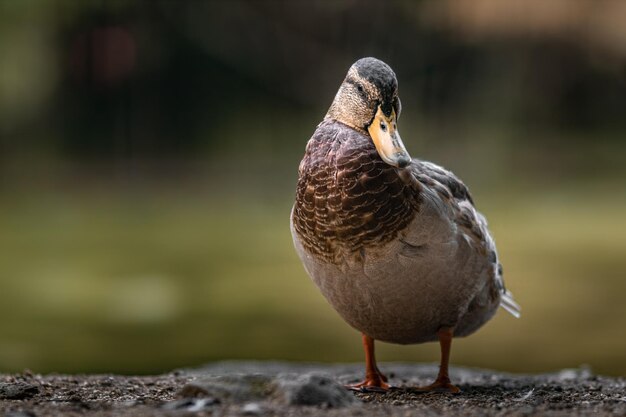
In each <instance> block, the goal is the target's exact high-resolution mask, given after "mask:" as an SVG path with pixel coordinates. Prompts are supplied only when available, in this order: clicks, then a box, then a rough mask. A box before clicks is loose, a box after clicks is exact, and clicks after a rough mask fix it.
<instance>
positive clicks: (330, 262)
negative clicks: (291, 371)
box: [290, 57, 520, 393]
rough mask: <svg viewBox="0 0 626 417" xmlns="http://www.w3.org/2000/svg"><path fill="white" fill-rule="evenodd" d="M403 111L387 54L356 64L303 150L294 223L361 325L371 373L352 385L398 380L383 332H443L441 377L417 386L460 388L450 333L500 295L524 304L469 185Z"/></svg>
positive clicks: (406, 336)
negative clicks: (381, 358)
mask: <svg viewBox="0 0 626 417" xmlns="http://www.w3.org/2000/svg"><path fill="white" fill-rule="evenodd" d="M401 111H402V105H401V102H400V98H399V95H398V81H397V78H396V75H395V73H394V71H393V70H392V69H391V67H390V66H389V65H387V64H386V63H384V62H383V61H381V60H379V59H376V58H373V57H367V58H362V59H359V60H358V61H356V62H355V63H354V64H353V65H352V66H351V67H350V68H349V70H348V73H347V75H346V77H345V79H344V80H343V82H342V83H341V85H340V87H339V90H338V91H337V93H336V95H335V98H334V100H333V101H332V104H331V105H330V108H329V109H328V112H327V113H326V115H325V117H324V119H323V120H322V122H321V123H320V124H319V125H318V126H317V129H316V130H315V132H314V133H313V135H312V137H311V138H310V139H309V141H308V143H307V145H306V148H305V152H304V157H303V158H302V161H301V162H300V166H299V169H298V180H297V186H296V195H295V203H294V205H293V208H292V210H291V217H290V226H291V233H292V237H293V242H294V246H295V249H296V252H297V254H298V256H299V258H300V260H301V261H302V264H303V265H304V269H305V270H306V272H307V273H308V275H309V276H310V278H311V279H312V280H313V282H314V283H315V285H316V286H317V287H318V288H319V290H320V291H321V293H322V294H323V296H324V297H325V298H326V300H327V301H328V302H329V304H330V305H331V306H332V307H333V308H334V309H335V310H336V311H337V313H339V315H340V316H341V317H342V318H343V319H344V320H345V321H346V322H347V323H348V324H349V325H350V326H351V327H353V328H354V329H356V330H357V331H359V332H360V333H361V335H362V343H363V347H364V350H365V380H363V381H362V382H359V383H356V384H352V385H349V386H348V388H350V389H353V390H358V391H386V390H388V389H389V388H390V387H391V386H390V384H389V383H388V382H389V380H388V378H387V377H386V376H385V374H383V373H382V372H381V371H380V369H379V368H378V365H377V362H376V358H375V349H374V344H375V341H377V340H378V341H382V342H388V343H395V344H419V343H425V342H437V341H438V342H439V345H440V349H441V360H440V365H439V372H438V374H437V376H436V379H435V381H434V382H433V383H432V384H430V385H427V386H420V387H412V388H414V389H417V390H420V391H443V392H450V393H458V392H460V389H459V388H458V387H457V386H455V385H453V384H452V382H451V380H450V377H449V370H448V368H449V360H450V351H451V344H452V339H453V338H455V337H464V336H468V335H470V334H472V333H474V332H475V331H476V330H478V329H479V328H480V327H482V326H483V325H484V324H485V323H486V322H487V321H489V320H490V319H491V318H492V317H493V316H494V315H495V313H496V311H497V309H498V307H499V306H501V307H503V308H504V309H505V310H507V311H508V312H509V313H511V314H512V315H513V316H515V317H519V316H520V306H519V305H518V304H517V303H516V302H515V300H514V298H513V296H512V294H511V293H510V292H509V291H508V290H507V289H506V287H505V285H504V280H503V276H502V265H501V264H500V262H499V258H498V254H497V251H496V246H495V242H494V239H493V238H492V237H491V235H490V233H489V230H488V228H487V221H486V220H485V217H484V216H483V215H482V214H480V213H479V212H478V211H477V210H476V208H475V206H474V200H473V198H472V196H471V194H470V192H469V190H468V188H467V187H466V186H465V184H464V183H463V182H462V181H461V180H460V179H459V178H458V177H457V176H455V175H454V174H453V173H452V172H450V171H448V170H446V169H444V168H442V167H440V166H438V165H436V164H434V163H432V162H427V161H423V160H420V159H413V158H411V157H410V155H409V153H408V151H407V149H406V147H405V146H404V144H403V142H402V139H401V137H400V133H399V130H398V125H397V122H398V119H399V117H400V113H401Z"/></svg>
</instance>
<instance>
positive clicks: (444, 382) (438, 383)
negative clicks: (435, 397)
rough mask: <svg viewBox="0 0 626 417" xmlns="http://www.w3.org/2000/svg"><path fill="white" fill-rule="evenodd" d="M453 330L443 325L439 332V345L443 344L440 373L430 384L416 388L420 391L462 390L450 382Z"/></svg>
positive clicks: (455, 391) (451, 391) (452, 391)
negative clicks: (449, 369) (449, 371)
mask: <svg viewBox="0 0 626 417" xmlns="http://www.w3.org/2000/svg"><path fill="white" fill-rule="evenodd" d="M453 330H454V329H452V328H450V327H442V328H441V329H439V331H438V332H437V335H438V336H439V345H440V346H441V364H440V365H439V375H437V379H436V380H435V382H433V383H432V384H430V385H427V386H425V387H418V388H416V389H417V390H418V391H444V392H450V393H453V394H456V393H459V392H461V390H460V389H459V388H458V387H457V386H455V385H452V384H451V383H450V377H449V376H448V363H449V362H450V346H451V345H452V334H453Z"/></svg>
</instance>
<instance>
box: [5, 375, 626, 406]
mask: <svg viewBox="0 0 626 417" xmlns="http://www.w3.org/2000/svg"><path fill="white" fill-rule="evenodd" d="M381 368H382V369H383V371H384V372H386V373H387V374H388V376H390V377H391V383H392V384H394V385H395V386H396V387H397V388H395V389H393V390H391V391H389V392H387V393H353V392H351V391H348V390H346V389H344V388H343V384H345V383H349V382H355V381H357V380H358V379H359V378H360V377H361V376H362V375H361V374H362V365H360V364H359V365H352V364H351V365H325V364H290V363H274V362H219V363H215V364H211V365H207V366H205V367H202V368H197V369H184V370H179V371H175V372H172V373H168V374H164V375H158V376H140V377H134V376H119V375H44V376H42V375H34V374H32V373H29V372H25V373H22V374H17V375H0V415H4V416H6V417H32V416H52V415H67V416H193V415H199V416H235V415H247V416H388V415H390V416H412V415H420V416H469V415H472V416H474V415H480V416H531V415H541V416H572V415H580V416H587V415H589V416H591V415H593V416H626V379H624V378H609V377H602V376H596V375H593V374H591V372H590V371H589V370H587V369H584V368H581V369H568V370H562V371H560V372H557V373H552V374H540V375H513V374H504V373H499V372H494V371H487V370H480V369H467V368H452V369H451V376H452V378H453V380H454V382H456V383H457V385H459V387H460V388H461V389H462V392H461V393H460V394H457V395H452V394H441V393H416V392H412V391H411V390H410V387H411V386H416V385H424V384H427V383H429V382H431V379H433V377H434V376H435V375H436V372H437V367H436V366H435V365H424V364H402V363H387V364H382V366H381Z"/></svg>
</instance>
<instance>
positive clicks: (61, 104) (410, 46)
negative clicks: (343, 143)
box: [0, 0, 626, 375]
mask: <svg viewBox="0 0 626 417" xmlns="http://www.w3.org/2000/svg"><path fill="white" fill-rule="evenodd" d="M624 22H626V3H625V2H623V1H619V0H595V1H594V0H553V1H540V0H527V1H525V2H518V1H515V0H440V1H435V0H429V1H424V0H423V1H408V0H407V1H376V2H374V1H352V0H341V1H324V0H319V1H309V2H304V1H302V2H301V1H253V0H250V1H241V0H236V1H199V0H198V1H115V0H107V1H105V0H99V1H95V0H94V1H79V0H31V1H12V0H0V371H18V370H22V369H24V368H30V369H32V370H34V371H38V372H50V371H58V372H79V371H80V372H96V371H106V372H122V373H150V372H161V371H165V370H169V369H172V368H175V367H182V366H193V365H198V364H201V363H203V362H206V361H210V360H218V359H238V358H258V359H289V360H315V361H356V360H361V356H362V352H361V347H360V341H359V340H360V338H359V335H358V334H357V333H356V331H354V330H352V329H350V328H349V327H348V326H347V325H346V324H345V323H344V322H343V321H342V320H341V319H340V318H339V317H338V316H337V315H336V314H335V313H334V312H333V311H332V309H331V308H330V307H329V306H327V305H326V303H325V301H324V300H323V299H322V296H321V295H320V294H319V293H318V291H317V290H316V289H315V288H314V286H313V285H312V284H311V283H310V281H309V279H308V277H307V276H306V274H305V272H304V270H303V268H302V267H301V265H300V262H299V260H298V259H297V256H296V255H295V253H294V251H293V249H292V246H291V236H290V232H289V210H290V208H291V204H292V198H293V194H294V187H295V181H296V178H297V167H298V164H299V161H300V158H301V155H302V153H303V150H304V146H305V144H306V141H307V140H308V138H309V137H310V135H311V133H312V132H313V131H314V129H315V126H316V124H317V123H319V121H321V119H322V118H323V116H324V113H325V112H326V109H327V108H328V106H329V105H330V102H331V100H332V98H333V96H334V94H335V92H336V90H337V88H338V86H339V84H340V83H341V81H342V79H343V77H344V76H345V73H346V71H347V69H348V68H349V66H350V65H351V64H352V63H353V62H354V61H355V60H356V59H358V58H360V57H363V56H376V57H378V58H380V59H382V60H384V61H386V62H387V63H388V64H390V65H391V66H392V68H394V70H395V71H396V74H397V76H398V79H399V83H400V96H401V98H402V103H403V113H402V117H401V119H400V122H399V127H400V131H401V133H402V137H403V139H404V141H405V144H406V146H407V148H408V150H409V152H410V153H411V154H412V155H413V156H419V157H420V158H424V159H429V160H432V161H435V162H437V163H439V164H441V165H443V166H445V167H447V168H449V169H451V170H453V171H454V172H455V173H457V174H458V175H460V176H461V177H462V178H463V179H464V180H465V182H466V183H467V184H468V185H469V186H470V188H471V189H472V191H473V194H474V198H475V200H476V201H477V206H478V208H479V209H480V210H481V211H482V212H483V213H485V214H486V215H487V217H488V219H489V220H490V225H491V228H492V231H493V233H494V235H495V238H496V240H497V242H498V244H499V250H500V255H501V257H502V259H503V263H504V269H505V277H506V279H507V284H508V287H509V288H510V289H511V290H512V291H513V292H514V293H515V295H516V298H517V299H518V300H519V302H520V303H521V304H522V306H523V316H522V318H521V319H520V320H515V319H513V318H511V317H508V316H507V315H506V314H505V313H504V312H503V311H502V312H500V313H499V314H498V316H497V317H496V318H495V319H494V320H493V321H492V322H491V323H489V324H488V325H487V326H486V327H485V328H484V329H482V330H481V331H480V332H478V333H477V334H476V335H474V336H471V337H469V338H467V339H463V340H459V342H457V343H456V344H455V347H454V351H453V362H454V363H455V364H463V365H469V366H481V367H490V368H497V369H502V370H508V371H518V372H534V371H546V370H553V369H557V368H561V367H569V366H579V365H581V364H588V365H590V366H591V367H592V369H593V370H594V371H597V372H600V373H605V374H612V375H624V374H626V357H625V356H624V352H625V351H626V332H624V330H623V329H624V328H626V304H625V303H624V302H623V294H624V291H626V281H625V278H626V277H625V274H626V258H625V257H624V252H625V251H626V233H624V232H626V218H625V214H624V213H626V180H625V178H626V106H625V105H626V24H624ZM380 356H381V358H380V359H381V360H419V361H437V360H438V347H437V346H436V345H433V344H430V345H422V346H409V347H399V346H392V345H381V347H380Z"/></svg>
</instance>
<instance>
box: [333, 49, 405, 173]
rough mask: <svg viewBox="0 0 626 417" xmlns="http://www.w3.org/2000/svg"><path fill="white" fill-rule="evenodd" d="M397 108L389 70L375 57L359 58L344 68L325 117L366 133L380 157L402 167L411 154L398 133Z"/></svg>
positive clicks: (397, 102) (394, 81)
mask: <svg viewBox="0 0 626 417" xmlns="http://www.w3.org/2000/svg"><path fill="white" fill-rule="evenodd" d="M401 109H402V106H401V105H400V98H399V97H398V80H397V79H396V74H395V73H394V72H393V70H392V69H391V68H390V67H389V65H387V64H385V63H384V62H383V61H381V60H379V59H376V58H361V59H359V60H358V61H356V62H355V63H354V64H353V65H352V66H351V67H350V69H349V70H348V75H346V78H345V80H343V83H342V84H341V86H340V87H339V91H338V92H337V95H336V96H335V99H334V100H333V104H331V106H330V109H328V113H327V114H326V117H327V118H331V119H334V120H337V121H339V122H341V123H344V124H346V125H348V126H350V127H352V128H354V129H356V130H359V131H361V132H363V133H365V134H367V135H368V136H369V137H370V138H371V139H372V142H374V146H376V150H377V151H378V154H379V155H380V157H381V158H382V160H383V161H385V162H386V163H388V164H389V165H393V166H395V167H399V168H404V167H406V166H407V165H409V164H410V163H411V157H410V156H409V153H408V152H407V151H406V148H405V147H404V144H403V143H402V139H401V138H400V133H398V128H397V119H398V117H400V111H401Z"/></svg>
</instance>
